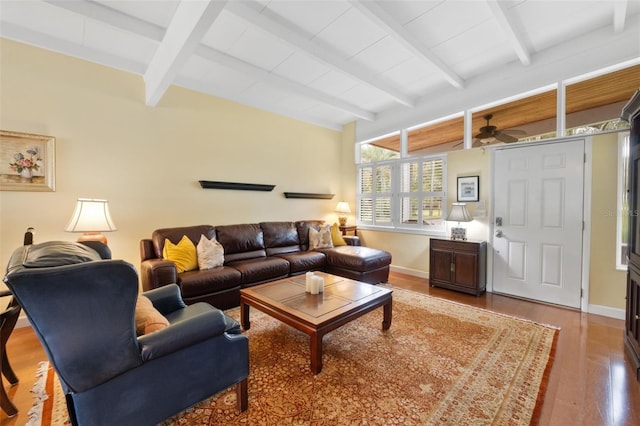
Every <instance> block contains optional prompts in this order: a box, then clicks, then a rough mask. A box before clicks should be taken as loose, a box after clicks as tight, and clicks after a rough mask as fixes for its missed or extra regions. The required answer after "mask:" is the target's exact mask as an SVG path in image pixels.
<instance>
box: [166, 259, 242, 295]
mask: <svg viewBox="0 0 640 426" xmlns="http://www.w3.org/2000/svg"><path fill="white" fill-rule="evenodd" d="M241 278H242V275H241V274H240V272H239V271H238V270H236V269H234V268H229V267H228V266H218V267H217V268H212V269H206V270H204V271H189V272H184V273H182V274H179V275H178V283H177V284H178V285H179V286H180V290H181V291H182V296H183V297H184V298H192V297H198V296H202V295H206V294H210V293H214V292H218V291H220V290H226V289H229V288H233V287H237V286H239V285H240V281H241Z"/></svg>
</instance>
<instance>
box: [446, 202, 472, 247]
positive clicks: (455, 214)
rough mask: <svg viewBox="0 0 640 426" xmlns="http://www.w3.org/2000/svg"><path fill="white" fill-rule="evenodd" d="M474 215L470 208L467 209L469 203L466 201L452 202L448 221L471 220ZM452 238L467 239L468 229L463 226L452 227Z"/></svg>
mask: <svg viewBox="0 0 640 426" xmlns="http://www.w3.org/2000/svg"><path fill="white" fill-rule="evenodd" d="M472 220H473V217H472V216H471V213H469V210H467V205H466V204H465V203H452V204H451V211H450V212H449V215H448V216H447V222H458V224H460V222H471V221H472ZM451 239H452V240H466V239H467V230H466V228H463V227H451Z"/></svg>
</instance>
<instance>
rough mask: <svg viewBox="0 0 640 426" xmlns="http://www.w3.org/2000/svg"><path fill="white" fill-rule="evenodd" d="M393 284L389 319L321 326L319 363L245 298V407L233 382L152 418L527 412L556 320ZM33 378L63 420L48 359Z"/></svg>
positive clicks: (406, 421)
mask: <svg viewBox="0 0 640 426" xmlns="http://www.w3.org/2000/svg"><path fill="white" fill-rule="evenodd" d="M393 290H394V291H393V321H392V324H391V328H390V329H389V330H388V331H386V332H384V331H382V324H381V323H382V310H381V309H378V310H375V311H373V312H370V313H368V314H366V315H364V316H363V317H361V318H359V319H357V320H355V321H352V322H350V323H348V324H346V325H344V326H343V327H341V328H339V329H337V330H335V331H333V332H331V333H329V334H327V335H326V336H325V337H324V342H323V344H324V358H323V368H322V372H320V373H319V374H317V375H314V374H312V373H311V371H310V369H309V338H308V337H307V335H305V334H303V333H302V332H299V331H297V330H295V329H293V328H291V327H289V326H287V325H285V324H283V323H281V322H279V321H278V320H276V319H273V318H271V317H269V316H267V315H265V314H262V313H261V312H259V311H257V310H256V309H252V310H251V329H250V330H248V331H247V332H246V333H247V336H248V337H249V351H250V375H249V408H248V410H247V411H246V412H244V413H241V414H238V413H237V412H236V398H235V390H234V387H232V388H230V389H228V390H226V391H223V392H221V393H219V394H217V395H215V396H213V397H211V398H209V399H207V400H205V401H202V402H200V403H198V404H196V405H195V406H193V407H191V408H189V409H187V410H185V411H183V412H182V413H180V414H179V415H177V416H175V417H173V418H171V419H169V420H167V421H165V422H164V423H162V426H177V425H189V426H191V425H222V424H224V425H233V424H239V425H240V424H241V425H286V424H295V425H355V424H360V425H390V424H402V425H441V424H448V425H529V424H537V422H538V416H539V410H540V408H541V404H542V401H543V398H544V392H545V387H546V383H547V377H548V374H549V370H550V368H551V364H552V362H553V354H554V351H555V342H556V340H557V335H558V332H559V330H558V329H557V328H555V327H552V326H547V325H542V324H537V323H533V322H531V321H527V320H521V319H517V318H514V317H510V316H507V315H502V314H497V313H493V312H490V311H487V310H483V309H478V308H473V307H469V306H465V305H462V304H459V303H455V302H450V301H446V300H443V299H438V298H434V297H431V296H426V295H422V294H418V293H414V292H411V291H407V290H401V289H393ZM227 313H228V314H230V315H231V316H233V317H234V318H236V319H239V309H238V308H235V309H231V310H229V311H228V312H227ZM38 384H39V386H38ZM37 389H41V392H40V394H41V396H40V398H38V399H39V401H38V402H37V403H36V404H35V405H34V408H33V410H32V418H33V421H32V424H33V425H47V426H48V425H66V424H68V420H67V416H66V411H65V405H64V395H62V391H61V389H60V385H59V383H58V382H57V379H56V377H55V373H54V372H53V370H52V369H51V368H49V367H48V363H43V366H42V372H41V377H40V379H39V383H37V384H36V386H35V387H34V390H37Z"/></svg>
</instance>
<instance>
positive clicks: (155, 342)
mask: <svg viewBox="0 0 640 426" xmlns="http://www.w3.org/2000/svg"><path fill="white" fill-rule="evenodd" d="M225 326H226V323H225V320H224V314H223V313H222V311H220V310H218V309H215V308H213V307H212V309H211V311H208V312H203V313H200V314H199V315H197V316H194V317H192V318H189V319H187V320H185V321H180V322H177V323H175V324H171V325H170V326H169V327H167V328H165V329H162V330H159V331H156V332H153V333H149V334H145V335H144V336H140V337H139V338H138V344H139V345H140V356H141V357H142V360H143V361H149V360H152V359H154V358H159V357H161V356H164V355H167V354H170V353H173V352H177V351H179V350H180V349H183V348H187V347H190V346H193V345H195V344H196V343H200V342H202V341H204V340H207V339H210V338H212V337H215V336H219V335H222V334H224V330H225Z"/></svg>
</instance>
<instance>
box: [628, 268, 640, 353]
mask: <svg viewBox="0 0 640 426" xmlns="http://www.w3.org/2000/svg"><path fill="white" fill-rule="evenodd" d="M625 332H626V334H627V339H628V340H629V343H630V344H631V346H632V347H633V349H634V350H635V352H636V354H640V275H639V274H638V272H637V271H636V270H635V268H629V275H628V279H627V312H626V321H625Z"/></svg>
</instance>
